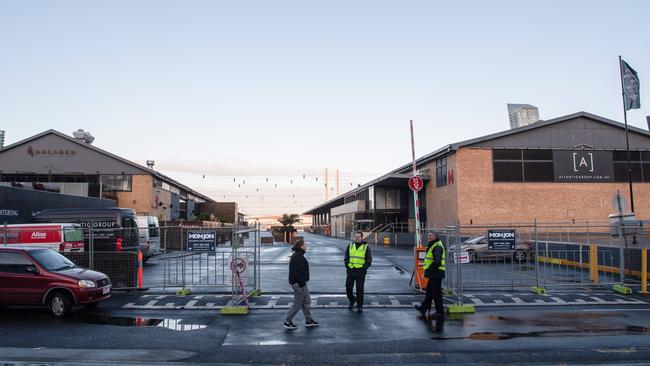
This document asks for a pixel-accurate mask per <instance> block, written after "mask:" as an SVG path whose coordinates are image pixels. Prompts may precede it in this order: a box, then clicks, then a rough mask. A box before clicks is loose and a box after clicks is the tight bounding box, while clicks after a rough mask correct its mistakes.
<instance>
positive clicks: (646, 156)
mask: <svg viewBox="0 0 650 366" xmlns="http://www.w3.org/2000/svg"><path fill="white" fill-rule="evenodd" d="M641 158H642V159H643V161H645V162H650V151H643V152H641Z"/></svg>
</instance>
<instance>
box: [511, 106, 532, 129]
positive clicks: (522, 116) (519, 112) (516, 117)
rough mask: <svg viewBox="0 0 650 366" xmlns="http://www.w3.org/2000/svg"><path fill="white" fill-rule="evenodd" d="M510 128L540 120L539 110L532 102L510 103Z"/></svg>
mask: <svg viewBox="0 0 650 366" xmlns="http://www.w3.org/2000/svg"><path fill="white" fill-rule="evenodd" d="M508 118H509V119H510V128H519V127H524V126H527V125H529V124H531V123H535V122H537V121H539V110H538V109H537V107H535V106H532V105H530V104H508Z"/></svg>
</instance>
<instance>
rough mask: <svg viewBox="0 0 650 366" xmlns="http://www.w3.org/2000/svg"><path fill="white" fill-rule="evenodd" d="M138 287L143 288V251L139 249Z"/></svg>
mask: <svg viewBox="0 0 650 366" xmlns="http://www.w3.org/2000/svg"><path fill="white" fill-rule="evenodd" d="M138 287H140V288H142V251H140V250H138Z"/></svg>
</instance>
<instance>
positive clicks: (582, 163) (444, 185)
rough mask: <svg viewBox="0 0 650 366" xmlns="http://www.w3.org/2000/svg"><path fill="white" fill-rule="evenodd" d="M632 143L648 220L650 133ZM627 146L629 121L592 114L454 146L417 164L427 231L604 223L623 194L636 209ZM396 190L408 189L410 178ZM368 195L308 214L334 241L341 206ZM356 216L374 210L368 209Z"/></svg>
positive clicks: (639, 198) (638, 200)
mask: <svg viewBox="0 0 650 366" xmlns="http://www.w3.org/2000/svg"><path fill="white" fill-rule="evenodd" d="M629 141H630V150H631V157H632V159H631V160H632V178H633V182H634V206H635V212H636V215H637V217H639V218H642V219H647V218H650V133H649V132H648V131H645V130H641V129H638V128H630V130H629ZM625 147H626V144H625V127H624V125H623V124H622V123H619V122H616V121H612V120H608V119H606V118H603V117H599V116H596V115H593V114H589V113H586V112H580V113H576V114H573V115H569V116H564V117H560V118H556V119H553V120H548V121H538V122H536V123H533V124H530V125H527V126H524V127H520V128H516V129H512V130H508V131H504V132H501V133H496V134H492V135H488V136H483V137H479V138H476V139H472V140H467V141H463V142H459V143H454V144H450V145H447V146H445V147H443V148H441V149H439V150H437V151H435V152H433V153H431V154H428V155H426V156H424V157H422V158H420V159H418V160H417V167H418V170H419V171H420V172H421V173H423V174H424V177H425V178H430V179H425V188H424V189H423V190H422V191H421V192H420V200H421V202H423V203H424V204H423V205H422V206H423V208H422V211H421V217H422V218H423V221H424V222H426V226H427V227H440V226H444V225H450V224H457V223H460V224H464V225H472V224H473V225H480V224H495V223H531V222H533V221H534V220H538V221H543V222H567V221H576V222H585V221H591V222H596V221H600V222H602V221H605V220H607V218H608V215H609V214H611V213H613V212H614V210H613V208H612V200H613V198H614V197H615V195H616V192H617V191H620V192H621V194H622V195H623V196H624V197H625V199H626V200H627V202H628V207H629V206H630V205H629V200H630V197H629V193H628V192H629V191H628V183H627V182H628V178H627V159H626V158H627V154H626V152H625ZM410 169H411V165H410V164H406V165H404V166H402V167H400V168H397V169H395V170H394V171H392V172H391V173H389V174H388V175H387V176H394V175H397V176H400V175H401V176H405V177H406V176H409V173H408V172H409V171H410ZM377 183H381V179H380V180H379V181H378V182H377ZM370 185H371V186H372V185H374V184H373V183H370ZM397 185H398V186H400V187H396V189H399V190H401V191H402V192H404V191H405V190H406V189H407V188H406V183H405V181H404V180H402V181H401V182H399V183H397ZM364 189H368V192H371V189H370V187H369V186H368V185H364V186H362V187H359V188H358V189H356V190H353V191H350V192H348V193H346V194H344V195H343V197H342V198H341V197H337V198H336V199H335V200H332V201H329V202H326V203H325V204H323V205H320V206H318V207H315V208H314V209H312V210H310V211H308V212H307V213H309V214H312V215H314V217H316V219H315V221H314V224H315V225H317V226H318V225H319V223H320V224H321V225H330V227H331V230H332V235H334V231H333V227H334V225H335V221H334V216H335V213H336V212H338V211H339V207H341V206H340V205H339V204H338V203H340V202H341V199H343V200H344V201H345V199H346V198H347V197H353V196H355V195H356V194H358V191H359V190H364ZM407 194H408V193H407ZM371 199H372V198H371ZM374 199H375V200H376V199H377V194H376V189H375V196H374ZM408 201H409V202H410V201H412V196H409V198H408ZM408 210H409V213H408V214H406V213H405V214H403V215H400V216H399V218H398V219H399V220H404V219H406V222H405V223H404V226H407V227H409V229H410V230H412V228H413V227H414V226H413V225H412V217H413V213H414V209H413V208H412V205H410V204H409V205H408ZM351 211H353V213H354V214H355V215H356V216H357V217H359V216H362V214H366V213H367V212H368V210H365V209H363V207H362V206H361V205H359V206H358V207H357V208H356V209H351ZM330 216H331V217H330ZM396 219H397V218H396ZM318 220H320V221H318ZM379 225H381V222H376V221H375V222H373V223H372V225H370V226H372V227H373V228H377V227H378V226H379ZM345 229H346V230H347V229H348V228H347V227H346V228H345Z"/></svg>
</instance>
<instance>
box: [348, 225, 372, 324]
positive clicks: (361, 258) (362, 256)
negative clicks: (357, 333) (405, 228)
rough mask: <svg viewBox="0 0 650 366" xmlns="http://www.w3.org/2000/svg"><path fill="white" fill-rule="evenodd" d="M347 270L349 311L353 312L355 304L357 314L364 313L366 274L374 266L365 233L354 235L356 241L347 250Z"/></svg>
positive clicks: (359, 232)
mask: <svg viewBox="0 0 650 366" xmlns="http://www.w3.org/2000/svg"><path fill="white" fill-rule="evenodd" d="M344 261H345V268H346V271H347V276H346V278H345V292H346V294H347V296H348V300H349V301H350V305H349V306H348V309H350V310H352V308H353V307H354V303H355V302H356V304H357V312H359V313H361V312H363V287H364V284H365V283H366V273H367V272H368V267H370V265H371V264H372V254H371V253H370V248H369V247H368V243H366V242H365V241H364V240H363V233H362V232H361V231H357V232H356V233H354V241H353V242H352V243H350V245H348V248H347V249H346V250H345V260H344ZM355 283H356V285H357V294H356V296H354V295H353V294H352V289H353V287H354V285H355Z"/></svg>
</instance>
